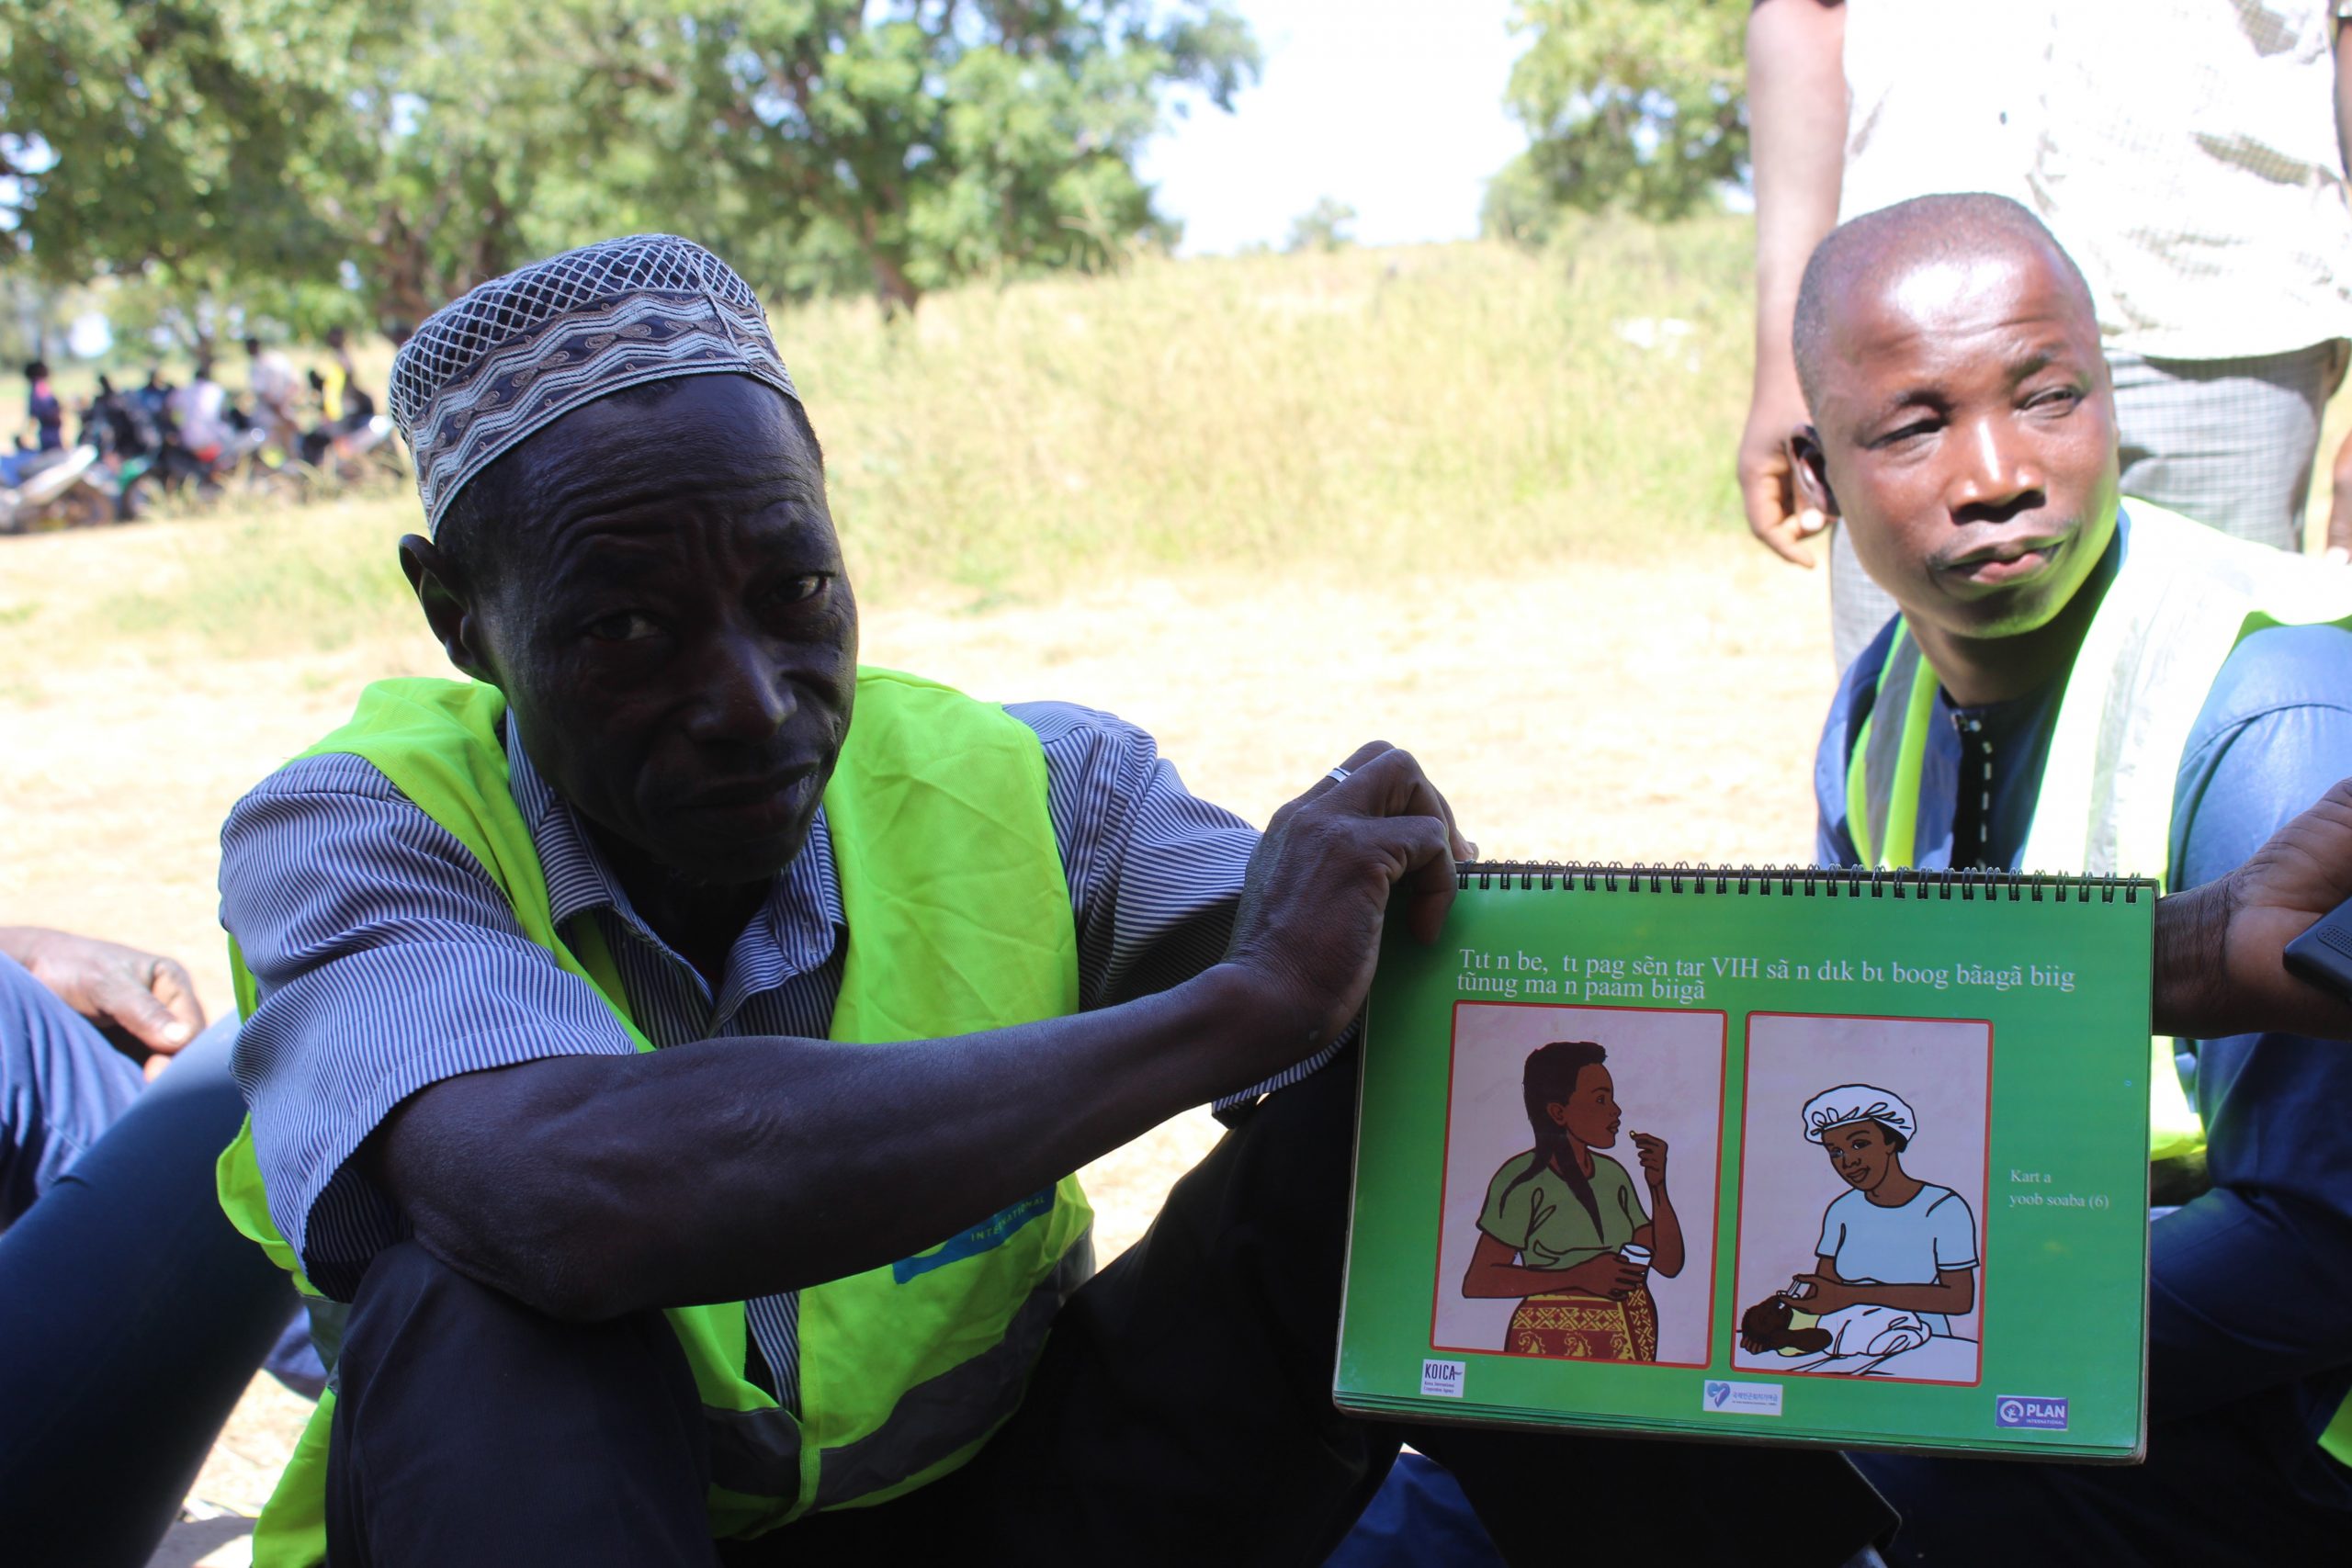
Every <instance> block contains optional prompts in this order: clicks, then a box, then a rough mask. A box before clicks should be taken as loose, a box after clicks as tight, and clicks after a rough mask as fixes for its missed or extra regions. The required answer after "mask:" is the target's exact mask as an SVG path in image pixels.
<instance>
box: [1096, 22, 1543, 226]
mask: <svg viewBox="0 0 2352 1568" xmlns="http://www.w3.org/2000/svg"><path fill="white" fill-rule="evenodd" d="M1238 8H1239V9H1240V11H1241V13H1242V15H1244V16H1245V17H1248V18H1249V19H1250V27H1251V28H1253V29H1254V30H1255V31H1256V33H1257V35H1258V43H1259V47H1260V48H1261V50H1262V51H1264V55H1265V73H1264V74H1263V75H1262V76H1261V78H1260V79H1259V83H1258V85H1256V86H1254V87H1252V88H1250V89H1249V90H1248V91H1246V92H1244V93H1242V94H1240V95H1239V96H1238V97H1237V98H1236V99H1235V102H1234V108H1235V112H1234V113H1232V114H1229V115H1228V114H1223V113H1220V112H1218V111H1217V110H1216V108H1215V107H1211V106H1209V105H1207V104H1206V103H1204V102H1201V101H1198V100H1194V101H1193V102H1192V104H1191V106H1190V107H1191V110H1192V112H1191V114H1190V115H1189V116H1187V117H1184V118H1178V117H1177V116H1176V115H1175V114H1173V113H1171V114H1170V117H1169V119H1168V129H1167V130H1165V131H1163V132H1162V133H1161V135H1160V136H1159V138H1157V139H1156V140H1155V141H1152V142H1151V143H1150V144H1149V145H1148V147H1147V148H1146V149H1145V152H1144V155H1143V158H1142V169H1143V175H1144V177H1145V178H1146V179H1148V180H1150V181H1152V182H1153V183H1155V184H1156V185H1157V186H1159V210H1160V211H1161V212H1163V213H1165V214H1166V215H1168V216H1169V217H1171V218H1176V219H1180V220H1182V222H1183V224H1184V240H1183V244H1182V253H1183V254H1188V255H1203V254H1220V253H1224V252H1229V251H1234V250H1238V249H1239V248H1240V247H1242V246H1244V245H1249V244H1256V243H1262V244H1272V245H1280V244H1281V243H1283V238H1284V237H1285V236H1286V235H1287V234H1288V233H1289V231H1290V225H1291V220H1293V219H1294V218H1296V217H1297V216H1298V215H1299V214H1300V213H1302V212H1304V211H1306V209H1308V208H1310V207H1312V206H1314V205H1315V203H1316V201H1317V199H1318V198H1319V197H1326V196H1329V197H1336V198H1338V199H1339V200H1340V201H1343V202H1346V203H1347V204H1348V205H1349V206H1351V207H1352V208H1354V209H1356V212H1357V215H1358V216H1357V219H1356V224H1355V237H1356V238H1357V239H1358V240H1359V241H1361V242H1362V243H1365V244H1383V245H1385V244H1405V243H1413V242H1416V241H1424V240H1457V239H1468V238H1470V237H1471V236H1473V235H1475V234H1476V232H1477V231H1478V202H1479V199H1480V197H1482V196H1483V195H1484V194H1485V191H1486V183H1487V176H1488V175H1492V174H1493V173H1494V172H1495V171H1496V170H1497V169H1498V168H1500V167H1501V166H1502V165H1503V164H1505V163H1506V162H1508V161H1509V160H1510V157H1511V155H1512V154H1513V153H1515V152H1519V151H1520V150H1521V148H1522V147H1524V146H1525V145H1526V144H1527V139H1526V135H1525V133H1524V132H1523V131H1521V130H1520V128H1519V126H1518V124H1517V123H1516V122H1515V121H1513V120H1511V119H1510V118H1509V117H1508V116H1506V115H1505V114H1504V113H1503V108H1502V94H1503V85H1504V84H1505V82H1506V81H1507V80H1508V79H1509V77H1510V65H1511V62H1512V60H1513V59H1515V58H1516V57H1517V56H1518V54H1519V52H1520V50H1521V39H1517V38H1515V37H1513V36H1512V34H1511V32H1510V28H1509V26H1508V13H1509V0H1239V7H1238Z"/></svg>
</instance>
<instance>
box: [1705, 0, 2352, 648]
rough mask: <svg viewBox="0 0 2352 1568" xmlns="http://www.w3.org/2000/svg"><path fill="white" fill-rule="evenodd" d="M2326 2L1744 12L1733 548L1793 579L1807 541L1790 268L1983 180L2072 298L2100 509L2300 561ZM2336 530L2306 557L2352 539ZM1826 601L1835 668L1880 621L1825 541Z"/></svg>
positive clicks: (2340, 336) (2314, 348)
mask: <svg viewBox="0 0 2352 1568" xmlns="http://www.w3.org/2000/svg"><path fill="white" fill-rule="evenodd" d="M2340 8H2341V7H2340V6H2339V5H2338V4H2337V3H2336V0H2271V3H2268V4H2265V5H2260V6H2256V5H2253V4H2250V3H2247V4H2237V5H2224V4H2221V3H2219V0H2072V3H2070V4H2067V5H2064V6H2053V5H2049V4H2047V3H2046V0H2044V3H2035V0H1976V3H1975V4H1973V5H1971V6H1967V7H1965V8H1954V7H1950V6H1941V5H1937V4H1933V3H1931V0H1850V3H1848V0H1757V5H1756V6H1755V8H1754V11H1753V13H1752V14H1751V15H1750V17H1749V19H1748V28H1747V72H1748V112H1749V118H1750V123H1751V127H1752V130H1753V135H1754V139H1755V141H1754V145H1755V179H1756V246H1757V258H1756V293H1757V313H1756V381H1755V389H1754V391H1753V394H1752V396H1751V400H1750V402H1749V408H1748V419H1747V430H1746V432H1745V433H1744V434H1743V435H1742V437H1741V440H1740V446H1739V457H1738V468H1739V481H1740V491H1741V498H1742V501H1743V503H1744V505H1745V507H1746V509H1747V524H1748V527H1749V528H1750V530H1752V531H1753V532H1754V533H1755V535H1756V536H1757V537H1758V539H1759V540H1760V541H1762V542H1763V543H1764V544H1765V545H1766V546H1767V547H1770V548H1771V549H1772V550H1774V551H1776V552H1777V553H1779V554H1780V555H1781V556H1783V557H1785V558H1788V559H1789V560H1792V561H1794V562H1796V563H1797V564H1799V565H1802V566H1807V567H1809V566H1811V565H1812V564H1813V557H1812V552H1811V551H1810V550H1809V549H1808V548H1807V547H1805V545H1804V539H1805V538H1807V537H1808V536H1811V535H1813V534H1815V533H1818V532H1820V531H1821V530H1822V529H1823V528H1824V527H1825V526H1826V519H1825V518H1824V517H1823V516H1822V515H1821V513H1819V512H1817V511H1815V510H1813V509H1811V508H1808V507H1806V506H1805V505H1804V502H1803V500H1802V499H1801V498H1800V497H1799V496H1798V495H1797V493H1796V491H1795V490H1794V489H1793V468H1792V463H1791V460H1790V457H1789V454H1788V448H1787V442H1788V437H1789V434H1790V432H1791V431H1792V430H1793V429H1795V428H1796V427H1797V426H1798V425H1801V424H1803V423H1805V404H1804V393H1803V391H1802V390H1801V389H1799V388H1798V386H1797V380H1796V370H1795V362H1794V359H1793V356H1792V350H1791V345H1790V323H1791V320H1792V313H1793V311H1794V309H1795V304H1796V291H1797V283H1798V279H1799V278H1800V276H1802V275H1803V272H1804V264H1805V259H1806V257H1807V256H1809V255H1810V254H1812V252H1813V248H1814V246H1815V244H1817V243H1820V241H1821V240H1822V238H1823V237H1824V236H1826V234H1827V233H1828V232H1829V231H1830V230H1831V229H1832V228H1834V227H1835V226H1836V225H1837V224H1838V223H1839V222H1840V221H1843V220H1848V219H1851V218H1854V217H1857V216H1859V215H1860V214H1862V213H1865V212H1870V211H1874V210H1876V209H1879V208H1882V207H1885V206H1888V205H1890V204H1892V203H1894V202H1896V201H1901V200H1904V199H1906V198H1908V197H1915V196H1923V195H1928V194H1932V193H1937V192H1947V191H1975V190H1981V191H1990V192H1993V193H1995V194H1996V195H2003V196H2007V197H2013V198H2014V199H2016V200H2018V202H2020V203H2022V204H2023V205H2025V206H2026V207H2027V208H2028V209H2030V210H2032V211H2033V212H2034V213H2036V214H2037V215H2038V216H2039V217H2040V218H2041V220H2043V221H2044V222H2045V223H2047V224H2048V225H2049V226H2050V228H2051V229H2052V231H2053V232H2055V233H2056V234H2057V236H2058V239H2059V241H2060V243H2063V244H2064V246H2065V247H2066V249H2067V251H2068V253H2069V254H2072V255H2073V256H2074V257H2075V261H2076V262H2077V263H2078V264H2079V265H2081V267H2082V269H2083V271H2084V273H2085V275H2086V276H2087V277H2088V279H2089V281H2090V286H2091V291H2092V295H2093V298H2094V299H2095V300H2096V301H2097V304H2098V318H2099V327H2100V335H2101V339H2102V344H2103V346H2104V348H2105V350H2106V353H2107V355H2108V358H2109V362H2110V364H2111V365H2112V367H2113V368H2114V380H2115V399H2116V412H2117V416H2118V418H2119V419H2120V422H2121V426H2122V429H2121V441H2122V455H2123V474H2122V480H2123V491H2124V493H2126V494H2128V495H2134V496H2139V497H2141V498H2142V499H2143V500H2147V501H2152V502H2156V503H2157V504H2159V505H2162V506H2165V507H2168V508H2171V509H2173V510H2176V511H2179V512H2182V513H2187V514H2188V515H2189V516H2192V517H2195V518H2197V519H2198V520H2199V522H2202V523H2205V524H2208V525H2211V526H2213V527H2217V528H2220V529H2221V530H2222V532H2224V533H2229V534H2234V535H2236V536H2239V537H2242V538H2249V539H2256V540H2258V541H2260V542H2262V543H2264V544H2268V545H2274V546H2277V547H2280V548H2284V549H2294V548H2298V547H2300V545H2301V537H2302V522H2303V507H2304V503H2305V502H2306V501H2307V500H2308V499H2309V497H2310V492H2311V479H2312V468H2313V464H2314V461H2315V458H2316V456H2317V452H2318V446H2319V427H2320V417H2321V413H2322V411H2323V409H2324V406H2325V404H2326V401H2327V399H2328V396H2329V395H2330V394H2331V393H2332V392H2333V391H2334V390H2335V387H2336V385H2337V384H2338V383H2339V382H2340V381H2341V380H2342V378H2343V375H2344V369H2345V364H2346V343H2345V340H2346V337H2347V336H2352V209H2347V207H2346V200H2345V169H2346V152H2345V146H2346V141H2347V140H2352V138H2347V136H2346V122H2347V120H2346V110H2347V108H2352V105H2347V104H2346V95H2345V94H2344V93H2341V92H2339V90H2338V82H2339V79H2340V77H2341V74H2342V72H2343V67H2344V51H2343V45H2342V36H2343V33H2342V30H2343V27H2344V23H2343V21H2342V20H2340V19H2339V17H2338V16H2337V15H2336V13H2337V11H2338V10H2339V9H2340ZM2339 465H2340V466H2343V467H2346V468H2352V447H2347V449H2346V452H2345V453H2344V454H2343V456H2342V457H2340V458H2339ZM2339 517H2340V518H2341V526H2342V529H2343V536H2342V537H2338V536H2336V533H2335V530H2334V529H2333V528H2332V529H2331V534H2330V544H2331V545H2335V546H2344V547H2352V515H2346V514H2342V513H2339ZM1830 604H1831V619H1832V625H1833V630H1834V636H1835V642H1836V651H1837V658H1838V668H1839V669H1840V670H1843V669H1844V668H1845V667H1846V666H1847V665H1848V664H1849V663H1851V662H1852V660H1853V658H1854V656H1855V655H1856V654H1857V653H1859V652H1860V650H1861V648H1862V645H1863V644H1864V643H1866V642H1867V641H1869V640H1870V637H1871V635H1872V634H1873V633H1874V632H1876V631H1877V630H1878V628H1879V627H1880V626H1883V625H1885V623H1886V622H1887V620H1888V619H1889V618H1890V617H1892V616H1893V615H1894V602H1893V601H1892V600H1891V599H1889V598H1888V597H1887V596H1886V595H1885V594H1884V593H1883V592H1881V591H1880V590H1879V589H1878V587H1877V586H1876V585H1875V584H1873V583H1872V582H1871V581H1870V579H1869V577H1868V575H1867V574H1866V573H1864V572H1863V570H1862V569H1861V566H1860V563H1859V562H1858V561H1857V560H1856V559H1855V557H1854V552H1853V548H1852V546H1851V545H1850V543H1849V542H1848V540H1847V539H1846V538H1845V537H1844V536H1843V534H1842V532H1841V533H1839V534H1838V536H1834V537H1833V539H1832V541H1831V545H1830Z"/></svg>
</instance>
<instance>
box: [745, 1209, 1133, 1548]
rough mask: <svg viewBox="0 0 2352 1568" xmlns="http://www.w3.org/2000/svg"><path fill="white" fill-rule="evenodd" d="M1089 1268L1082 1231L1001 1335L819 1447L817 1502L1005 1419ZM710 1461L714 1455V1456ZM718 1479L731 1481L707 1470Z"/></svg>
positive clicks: (1090, 1248)
mask: <svg viewBox="0 0 2352 1568" xmlns="http://www.w3.org/2000/svg"><path fill="white" fill-rule="evenodd" d="M1093 1272H1094V1243H1093V1235H1092V1233H1091V1231H1090V1232H1089V1233H1088V1234H1087V1235H1083V1236H1080V1238H1079V1239H1078V1241H1077V1242H1076V1244H1074V1245H1073V1246H1072V1247H1070V1249H1069V1251H1068V1252H1066V1253H1064V1254H1063V1255H1062V1260H1061V1263H1060V1265H1059V1266H1058V1267H1057V1268H1056V1269H1055V1270H1054V1272H1053V1273H1052V1275H1050V1276H1049V1277H1048V1278H1046V1279H1045V1280H1040V1281H1039V1282H1038V1285H1037V1288H1036V1289H1035V1291H1033V1292H1030V1296H1029V1299H1028V1300H1027V1301H1026V1302H1023V1303H1022V1305H1021V1310H1020V1311H1018V1312H1017V1313H1015V1314H1013V1318H1012V1323H1010V1324H1009V1325H1006V1327H1005V1331H1004V1337H1003V1338H1002V1339H1001V1340H999V1341H997V1343H996V1344H995V1345H993V1346H991V1347H990V1348H988V1349H986V1350H983V1351H982V1352H980V1354H978V1355H977V1356H974V1357H972V1358H971V1359H969V1360H967V1361H965V1362H963V1363H962V1364H961V1365H959V1366H956V1367H952V1368H950V1369H949V1370H948V1371H944V1372H942V1373H940V1374H939V1376H937V1377H935V1378H933V1379H932V1380H931V1381H930V1382H926V1383H918V1384H916V1385H915V1386H914V1387H913V1388H910V1389H909V1390H907V1392H906V1393H902V1394H900V1395H899V1403H898V1404H895V1405H893V1406H892V1407H891V1410H890V1418H889V1420H888V1422H887V1423H885V1424H884V1425H883V1426H882V1427H881V1428H880V1429H878V1430H876V1431H873V1432H869V1433H867V1434H866V1435H865V1437H863V1438H858V1439H857V1440H856V1441H855V1442H853V1443H844V1444H842V1446H841V1447H839V1448H834V1449H827V1450H824V1452H823V1453H822V1454H820V1455H819V1456H818V1460H817V1503H816V1506H818V1507H820V1508H831V1507H834V1506H839V1505H841V1504H842V1503H847V1502H850V1501H852V1500H854V1499H855V1498H858V1497H863V1496H865V1495H867V1494H868V1493H873V1492H879V1491H882V1490H883V1489H884V1488H886V1487H888V1486H891V1485H893V1484H895V1483H898V1482H899V1481H900V1480H901V1479H903V1478H904V1477H907V1476H910V1475H917V1474H920V1473H922V1472H923V1471H926V1470H929V1469H930V1468H931V1467H932V1466H933V1465H935V1464H940V1463H943V1462H944V1461H947V1460H948V1459H951V1458H953V1457H954V1456H955V1453H956V1450H958V1449H962V1448H966V1447H968V1446H969V1445H970V1444H971V1443H972V1442H973V1441H974V1434H973V1430H972V1420H973V1416H974V1414H975V1413H976V1412H978V1413H984V1415H985V1418H986V1421H987V1427H986V1429H985V1431H984V1432H983V1433H982V1434H981V1435H982V1436H986V1435H987V1434H988V1433H993V1432H994V1431H995V1430H996V1428H997V1427H1001V1426H1002V1425H1004V1423H1005V1422H1006V1421H1007V1420H1008V1419H1010V1418H1011V1416H1012V1413H1013V1411H1014V1410H1016V1409H1017V1408H1019V1406H1020V1404H1021V1395H1022V1393H1023V1390H1025V1389H1026V1388H1027V1386H1028V1382H1029V1370H1030V1368H1032V1367H1034V1366H1035V1365H1036V1362H1037V1356H1038V1353H1039V1352H1040V1351H1042V1350H1043V1349H1044V1348H1046V1333H1047V1331H1048V1330H1050V1329H1051V1328H1052V1327H1053V1325H1054V1314H1057V1313H1058V1312H1059V1311H1061V1308H1062V1303H1064V1302H1066V1301H1068V1300H1069V1298H1070V1297H1071V1295H1073V1294H1074V1293H1075V1292H1077V1290H1078V1288H1079V1287H1080V1285H1083V1284H1084V1283H1086V1281H1087V1280H1088V1279H1089V1278H1090V1277H1091V1276H1092V1274H1093ZM714 1462H715V1461H714ZM713 1479H714V1480H717V1481H718V1484H720V1485H721V1486H731V1485H732V1484H733V1483H731V1482H729V1481H728V1480H726V1479H725V1478H724V1477H723V1476H718V1475H717V1474H716V1473H715V1472H714V1475H713Z"/></svg>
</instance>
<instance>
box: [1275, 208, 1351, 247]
mask: <svg viewBox="0 0 2352 1568" xmlns="http://www.w3.org/2000/svg"><path fill="white" fill-rule="evenodd" d="M1355 226H1356V209H1354V208H1352V207H1351V206H1349V205H1348V204H1347V203H1346V202H1344V201H1341V200H1340V199H1339V198H1338V197H1329V196H1326V197H1318V198H1317V200H1316V203H1315V205H1314V206H1312V207H1310V208H1308V209H1306V211H1304V212H1302V213H1300V214H1299V215H1298V216H1297V217H1295V218H1294V219H1292V220H1290V238H1289V239H1288V240H1286V241H1285V242H1283V250H1285V251H1289V252H1291V253H1293V254H1296V253H1297V252H1300V251H1337V250H1344V249H1345V248H1346V247H1348V246H1349V245H1351V244H1353V243H1355Z"/></svg>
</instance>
